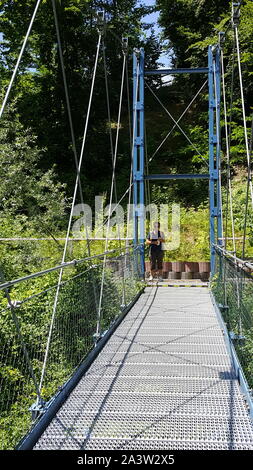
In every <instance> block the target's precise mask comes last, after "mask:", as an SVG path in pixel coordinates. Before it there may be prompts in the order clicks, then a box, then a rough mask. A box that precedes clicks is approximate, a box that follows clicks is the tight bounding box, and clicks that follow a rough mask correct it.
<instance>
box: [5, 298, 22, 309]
mask: <svg viewBox="0 0 253 470" xmlns="http://www.w3.org/2000/svg"><path fill="white" fill-rule="evenodd" d="M21 304H22V302H21V300H10V301H9V302H8V308H19V307H20V306H21Z"/></svg>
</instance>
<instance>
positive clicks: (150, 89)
mask: <svg viewBox="0 0 253 470" xmlns="http://www.w3.org/2000/svg"><path fill="white" fill-rule="evenodd" d="M146 86H147V87H148V89H149V91H150V92H151V93H152V95H153V96H154V97H155V99H156V100H157V101H158V103H159V104H160V105H161V106H162V108H163V109H164V111H165V112H166V113H167V114H168V116H169V117H170V118H171V119H172V121H173V122H174V124H175V125H176V126H177V127H178V128H179V130H180V131H181V132H182V134H183V135H184V136H185V138H186V139H187V140H188V142H189V143H190V145H191V146H192V147H193V148H194V150H195V151H196V152H197V154H198V155H199V156H200V157H201V158H202V160H203V161H204V162H205V164H206V165H207V166H208V163H207V161H206V160H205V158H204V157H203V155H201V153H200V152H199V150H198V149H197V147H196V146H195V144H194V143H193V142H192V141H191V139H190V138H189V137H188V135H187V134H186V133H185V132H184V130H183V129H182V127H181V126H180V125H179V124H178V123H177V121H176V120H175V119H174V117H173V116H172V115H171V113H170V112H169V110H168V109H167V108H166V107H165V106H164V104H163V103H162V102H161V100H160V98H158V96H157V95H156V93H155V92H154V91H153V90H152V88H151V87H150V86H149V84H148V83H147V82H146Z"/></svg>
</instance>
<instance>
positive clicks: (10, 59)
mask: <svg viewBox="0 0 253 470" xmlns="http://www.w3.org/2000/svg"><path fill="white" fill-rule="evenodd" d="M151 3H152V5H151ZM0 4H1V16H0V22H1V31H2V37H1V46H0V47H1V56H0V57H1V58H0V68H1V71H0V72H1V73H0V80H1V90H2V91H1V97H2V99H3V97H4V93H5V91H6V87H7V84H8V82H9V80H10V77H11V73H12V71H13V68H14V65H15V61H16V59H17V56H18V53H19V51H20V47H21V44H22V40H23V38H24V35H25V33H26V30H27V26H28V22H29V19H30V18H31V16H32V12H33V9H34V2H33V1H30V0H28V1H25V2H24V1H22V2H21V1H15V2H12V1H2V2H0ZM56 5H57V14H58V21H59V29H60V34H61V41H62V48H63V57H64V62H65V70H66V78H67V83H68V89H69V100H70V103H71V112H72V118H73V128H74V133H75V139H76V147H77V154H79V152H80V148H81V142H82V135H83V127H84V122H85V116H86V110H87V104H88V97H89V90H90V83H91V76H92V70H93V65H94V57H95V52H96V41H97V30H96V22H97V17H96V12H97V10H99V9H104V11H105V18H106V31H105V38H104V42H105V52H106V69H107V76H108V83H109V94H110V97H109V99H110V122H109V121H108V109H107V101H106V89H105V77H104V75H105V74H104V66H105V65H104V62H103V59H102V57H100V60H99V64H98V72H97V77H96V83H95V88H94V96H93V102H92V108H91V115H90V122H89V127H88V135H87V141H86V146H85V158H84V163H83V167H82V171H81V181H82V188H83V192H84V194H83V198H84V201H85V203H87V204H90V205H91V206H94V197H95V195H103V197H104V198H105V201H106V200H108V197H109V183H108V182H110V179H111V172H112V163H111V149H110V137H111V136H112V138H113V139H114V138H115V132H116V131H115V127H116V125H115V123H116V120H117V112H118V100H119V89H120V80H121V77H120V70H121V63H122V51H121V41H120V40H121V37H122V36H127V37H128V40H129V59H128V75H129V77H128V84H129V89H130V94H132V91H131V88H132V60H131V55H132V50H133V48H134V47H137V48H138V47H141V46H142V47H144V48H145V54H146V63H147V66H148V67H149V68H152V67H153V68H155V67H158V66H159V58H160V55H161V52H163V53H166V54H167V57H168V58H169V59H170V62H171V64H172V65H173V66H176V67H189V66H206V64H207V46H208V44H215V43H216V42H217V37H218V32H219V31H222V30H225V29H226V28H227V27H228V26H229V23H230V21H231V2H228V1H227V0H223V1H215V2H214V1H211V0H210V1H208V0H206V1H195V0H191V1H189V0H173V1H172V0H164V1H162V0H159V1H157V2H156V4H154V2H136V1H134V0H129V1H79V0H70V1H65V0H61V1H57V2H56ZM252 8H253V6H252V2H251V1H250V0H248V1H244V2H243V4H242V7H241V20H240V28H239V32H240V47H241V62H242V72H243V83H244V93H245V103H246V114H247V119H248V122H249V133H250V120H251V113H252V108H251V102H250V97H251V96H252V87H253V78H252V71H251V69H252V60H253V50H252V43H253V41H252V35H253V33H252V27H251V26H252V21H251V18H252ZM152 11H158V12H159V17H158V18H159V26H160V33H159V34H155V32H154V29H152V24H150V23H145V18H147V14H149V13H152ZM232 48H233V33H232V29H231V28H229V29H228V32H227V34H226V41H225V43H224V57H225V66H226V71H227V72H226V82H227V96H229V90H230V86H231V83H230V82H231V69H232V67H233V66H235V74H234V83H233V87H234V89H233V106H232V108H231V151H230V153H231V164H232V176H233V182H234V184H233V191H234V194H235V198H234V199H235V201H236V202H235V203H234V214H235V222H236V230H237V233H238V234H239V235H240V234H241V233H242V224H243V206H244V204H245V189H244V188H245V187H246V183H245V178H246V156H245V144H244V135H243V125H242V113H241V107H240V94H239V78H238V74H237V68H236V64H235V65H234V64H232V60H233V58H232ZM58 52H59V51H58V47H57V38H56V31H55V25H54V17H53V11H52V5H51V1H43V2H42V4H41V5H40V8H39V10H38V14H37V17H36V19H35V22H34V25H33V29H32V32H31V35H30V38H29V41H28V45H27V48H26V50H25V54H24V56H23V58H22V61H21V64H20V68H19V73H18V76H17V77H16V80H15V83H14V86H13V88H12V91H11V94H10V97H9V101H8V105H7V107H6V109H5V112H4V115H3V117H2V126H1V131H0V132H1V143H0V145H1V157H0V175H1V189H0V196H1V197H0V201H1V202H0V211H1V213H0V216H1V227H2V230H1V233H2V235H1V237H2V238H4V237H10V238H11V237H31V236H37V237H39V236H40V237H49V238H50V237H57V236H63V237H64V234H65V230H66V226H67V220H68V213H69V207H70V203H71V198H72V194H73V187H74V181H75V170H76V168H75V160H74V157H73V148H72V142H71V134H70V129H69V122H68V114H67V107H66V100H65V94H64V84H63V79H62V74H61V67H60V60H59V54H58ZM202 84H203V77H201V76H197V75H195V76H190V75H183V76H177V77H176V78H174V80H172V81H169V82H168V81H167V83H166V82H165V81H163V82H161V81H160V82H159V81H158V80H150V81H149V85H150V86H151V88H152V87H153V89H154V90H155V91H156V92H157V93H158V95H159V97H160V99H161V101H162V102H163V103H164V105H165V106H166V107H167V108H168V110H169V111H170V112H171V113H172V115H173V116H174V118H175V119H177V118H178V117H179V116H180V115H181V113H182V112H183V111H184V109H185V107H186V106H187V105H188V104H189V103H190V101H191V99H192V98H193V96H194V95H195V93H197V91H198V90H199V88H200V87H201V85H202ZM128 116H129V109H128V105H127V90H126V89H125V91H124V99H123V112H122V124H121V128H122V129H121V134H120V140H119V152H118V160H117V168H116V179H117V191H118V194H119V195H121V194H123V193H124V191H125V189H126V188H127V185H128V181H129V171H130V164H131V162H130V160H131V155H130V150H129V140H130V137H129V127H128V119H129V117H128ZM130 119H131V117H130ZM145 120H146V144H147V146H146V147H147V160H149V172H150V173H162V172H166V173H171V172H179V173H180V172H188V171H189V172H190V171H192V172H195V171H196V172H197V171H200V172H201V171H203V172H204V171H205V162H203V156H204V159H207V158H208V127H207V87H203V89H202V91H201V93H200V94H199V96H198V98H197V100H196V101H195V103H194V104H193V105H192V106H191V107H190V109H189V111H188V112H187V113H186V114H185V116H184V118H183V120H182V124H181V125H182V127H183V130H184V131H185V133H187V134H188V135H189V136H190V137H191V140H192V142H193V143H194V147H192V146H191V145H190V144H189V142H187V140H185V137H184V136H183V135H182V134H181V133H180V131H179V130H178V129H175V130H174V131H173V133H172V134H171V136H170V138H169V139H167V140H166V142H165V143H164V145H163V146H162V147H161V148H160V150H159V152H157V153H156V154H155V155H154V153H155V151H156V149H157V147H158V145H159V144H160V142H161V140H163V138H164V137H165V136H166V134H167V132H168V130H169V129H170V127H171V124H173V122H172V121H170V120H169V118H168V116H167V115H166V113H165V112H164V110H163V109H162V108H161V107H160V105H159V103H157V102H156V101H155V100H154V97H153V96H152V94H151V93H149V91H148V90H147V91H146V115H145ZM109 128H110V129H109ZM110 131H111V132H110ZM223 137H224V132H223ZM223 144H224V143H223ZM222 147H223V157H224V159H223V176H224V178H223V186H224V203H226V196H225V192H226V163H225V150H224V148H225V144H224V145H223V146H222ZM196 149H198V152H199V153H201V158H200V156H199V153H197V152H196ZM98 169H99V177H98ZM150 186H151V187H150V191H151V197H152V201H153V202H156V203H158V204H159V203H163V202H168V203H172V202H179V203H180V204H181V227H182V240H183V242H182V244H181V248H180V250H181V251H180V250H179V251H178V252H177V253H172V257H174V258H180V257H188V258H192V259H196V258H197V259H202V258H208V249H207V247H206V243H205V240H206V235H207V227H208V220H207V214H208V190H207V183H206V182H199V181H197V182H192V181H189V182H188V181H184V182H183V183H182V182H173V183H171V182H170V183H169V184H167V183H166V184H162V185H161V184H155V185H150ZM126 202H127V200H124V203H126ZM192 211H193V212H195V215H196V218H195V220H196V225H197V226H199V230H198V233H196V230H195V229H196V227H195V228H194V226H192V225H191V220H192ZM188 215H189V216H188ZM251 230H252V224H251V223H250V222H249V223H248V235H249V236H251ZM194 231H195V235H194ZM187 237H188V242H189V241H190V244H189V243H188V242H187ZM52 239H53V238H52ZM54 243H55V242H53V243H50V244H49V246H50V247H49V246H45V244H44V248H43V243H40V244H39V245H40V248H37V246H35V245H34V244H33V245H29V244H28V243H23V244H22V246H21V244H20V243H18V244H15V243H14V242H2V243H1V253H2V261H1V264H2V268H3V269H4V271H5V275H6V276H7V277H12V275H13V274H14V272H13V271H12V269H11V267H10V264H9V262H8V253H9V251H10V250H13V253H14V252H15V253H16V257H17V263H16V266H15V271H17V269H18V270H19V269H20V268H21V266H20V264H22V265H23V268H24V265H25V266H26V268H27V266H28V264H29V263H27V252H30V253H31V246H33V248H32V251H33V255H31V254H30V257H31V264H33V262H34V263H35V264H36V263H37V264H38V262H36V259H37V258H38V259H43V258H45V256H44V254H43V251H45V250H46V251H48V250H49V251H51V255H52V256H53V253H55V255H56V258H57V257H58V258H59V257H60V252H61V247H62V245H61V243H58V246H56V247H53V244H54ZM24 245H27V246H26V247H25V246H24ZM186 247H187V248H186ZM238 249H239V250H240V246H238ZM248 250H249V252H248V255H250V254H251V252H250V246H248ZM22 253H23V255H22ZM22 256H23V258H22ZM49 258H50V257H49ZM4 259H5V262H3V260H4ZM47 262H48V261H46V263H47ZM37 267H38V266H37ZM31 269H33V268H32V267H31Z"/></svg>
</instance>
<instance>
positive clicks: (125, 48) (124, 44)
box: [122, 37, 128, 55]
mask: <svg viewBox="0 0 253 470" xmlns="http://www.w3.org/2000/svg"><path fill="white" fill-rule="evenodd" d="M122 52H123V54H124V55H127V53H128V38H127V37H122Z"/></svg>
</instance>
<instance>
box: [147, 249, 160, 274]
mask: <svg viewBox="0 0 253 470" xmlns="http://www.w3.org/2000/svg"><path fill="white" fill-rule="evenodd" d="M149 259H150V263H151V271H154V270H155V269H159V270H160V269H163V251H162V250H157V251H156V250H154V251H151V253H150V257H149Z"/></svg>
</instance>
